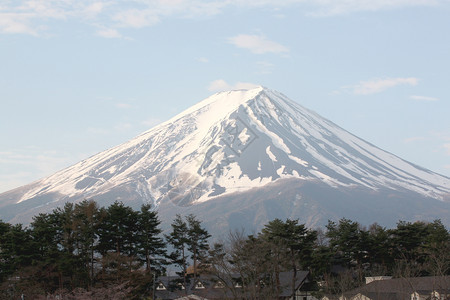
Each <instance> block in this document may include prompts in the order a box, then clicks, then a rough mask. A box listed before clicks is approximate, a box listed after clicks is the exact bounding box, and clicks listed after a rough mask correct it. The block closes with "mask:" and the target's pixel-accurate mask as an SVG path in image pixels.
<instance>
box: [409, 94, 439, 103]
mask: <svg viewBox="0 0 450 300" xmlns="http://www.w3.org/2000/svg"><path fill="white" fill-rule="evenodd" d="M410 98H411V99H413V100H417V101H426V102H432V101H438V100H439V99H438V98H434V97H427V96H416V95H412V96H410Z"/></svg>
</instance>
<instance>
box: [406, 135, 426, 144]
mask: <svg viewBox="0 0 450 300" xmlns="http://www.w3.org/2000/svg"><path fill="white" fill-rule="evenodd" d="M423 140H425V138H424V137H423V136H413V137H410V138H407V139H404V140H403V141H404V142H405V143H413V142H419V141H423Z"/></svg>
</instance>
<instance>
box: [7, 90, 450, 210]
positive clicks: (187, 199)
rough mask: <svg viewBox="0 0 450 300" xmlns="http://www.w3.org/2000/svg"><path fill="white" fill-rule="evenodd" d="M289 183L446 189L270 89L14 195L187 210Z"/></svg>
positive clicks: (218, 105)
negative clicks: (125, 203)
mask: <svg viewBox="0 0 450 300" xmlns="http://www.w3.org/2000/svg"><path fill="white" fill-rule="evenodd" d="M288 181H290V182H292V181H295V182H298V183H314V182H317V183H321V184H325V185H326V186H328V187H331V188H333V189H347V190H351V189H357V190H361V189H362V190H367V191H368V192H370V193H374V192H379V191H380V190H383V191H386V190H390V191H399V190H401V191H409V192H411V193H414V194H417V195H420V196H421V197H429V198H433V199H437V200H440V201H445V200H446V199H448V198H447V197H448V195H449V194H450V179H449V178H447V177H444V176H441V175H438V174H436V173H433V172H431V171H428V170H426V169H423V168H420V167H418V166H416V165H414V164H411V163H409V162H406V161H404V160H402V159H400V158H398V157H396V156H395V155H393V154H390V153H388V152H386V151H383V150H381V149H379V148H377V147H375V146H374V145H372V144H370V143H368V142H366V141H364V140H362V139H360V138H358V137H356V136H354V135H352V134H351V133H349V132H347V131H345V130H344V129H342V128H340V127H339V126H337V125H335V124H334V123H332V122H330V121H328V120H326V119H324V118H322V117H321V116H319V115H318V114H316V113H314V112H312V111H310V110H308V109H306V108H304V107H302V106H301V105H299V104H297V103H296V102H294V101H292V100H289V99H288V98H287V97H286V96H284V95H283V94H281V93H279V92H276V91H273V90H270V89H267V88H264V87H258V88H254V89H249V90H238V91H230V92H222V93H217V94H214V95H212V96H210V97H208V98H207V99H205V100H203V101H201V102H199V103H198V104H196V105H194V106H192V107H191V108H189V109H187V110H185V111H184V112H182V113H180V114H178V115H177V116H175V117H173V118H172V119H170V120H168V121H166V122H164V123H162V124H160V125H158V126H156V127H154V128H152V129H150V130H148V131H146V132H144V133H143V134H141V135H139V136H137V137H136V138H134V139H132V140H130V141H128V142H126V143H123V144H121V145H119V146H116V147H114V148H112V149H109V150H106V151H104V152H101V153H99V154H97V155H94V156H92V157H90V158H88V159H86V160H84V161H81V162H79V163H78V164H75V165H73V166H71V167H69V168H67V169H64V170H62V171H60V172H57V173H56V174H54V175H52V176H49V177H47V178H44V179H42V180H39V181H37V182H35V183H33V184H30V185H29V186H25V187H23V188H21V189H20V193H18V192H17V191H18V190H17V191H16V192H14V191H13V192H14V193H13V194H14V195H15V196H16V197H17V199H16V202H18V203H26V202H29V201H32V200H33V199H34V201H36V199H41V200H40V201H41V202H45V201H48V202H51V201H57V202H58V201H67V200H69V201H78V200H81V199H85V198H94V199H99V198H105V197H110V198H114V199H110V200H115V199H120V200H123V201H138V202H140V203H142V202H152V203H153V204H154V205H155V206H161V205H165V204H167V203H171V204H176V205H177V206H178V207H186V206H195V205H199V204H202V203H207V202H210V201H212V200H214V199H219V198H223V197H231V196H232V195H237V194H239V193H241V194H242V193H248V192H249V191H252V190H254V189H255V188H259V189H261V188H263V187H268V186H271V185H274V184H278V185H279V184H282V183H283V182H288ZM4 195H5V194H4ZM9 195H11V194H9ZM1 196H2V195H0V200H1V198H2V197H1Z"/></svg>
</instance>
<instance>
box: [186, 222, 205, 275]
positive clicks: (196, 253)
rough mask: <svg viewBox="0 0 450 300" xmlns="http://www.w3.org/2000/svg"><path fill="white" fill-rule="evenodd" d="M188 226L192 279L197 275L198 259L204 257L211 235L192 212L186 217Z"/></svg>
mask: <svg viewBox="0 0 450 300" xmlns="http://www.w3.org/2000/svg"><path fill="white" fill-rule="evenodd" d="M186 220H187V226H188V232H187V234H188V243H187V245H188V250H189V251H190V252H191V253H192V256H191V257H192V260H193V264H194V279H195V278H196V276H197V267H198V261H199V260H201V259H203V258H205V257H206V251H207V250H208V248H209V245H208V239H209V238H210V237H211V235H210V234H209V233H208V231H207V230H206V229H205V228H203V227H202V225H201V222H200V221H199V220H198V219H197V218H196V217H195V216H194V215H192V214H190V215H188V216H187V217H186Z"/></svg>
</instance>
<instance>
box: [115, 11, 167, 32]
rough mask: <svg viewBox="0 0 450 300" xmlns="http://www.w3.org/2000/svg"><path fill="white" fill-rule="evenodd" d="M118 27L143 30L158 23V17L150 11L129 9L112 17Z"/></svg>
mask: <svg viewBox="0 0 450 300" xmlns="http://www.w3.org/2000/svg"><path fill="white" fill-rule="evenodd" d="M113 20H114V21H116V22H117V23H118V26H119V27H131V28H143V27H148V26H152V25H155V24H156V23H158V22H159V20H160V19H159V16H158V15H157V14H156V13H155V11H154V10H151V9H145V10H140V9H129V10H125V11H121V12H118V13H117V14H115V16H114V17H113Z"/></svg>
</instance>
